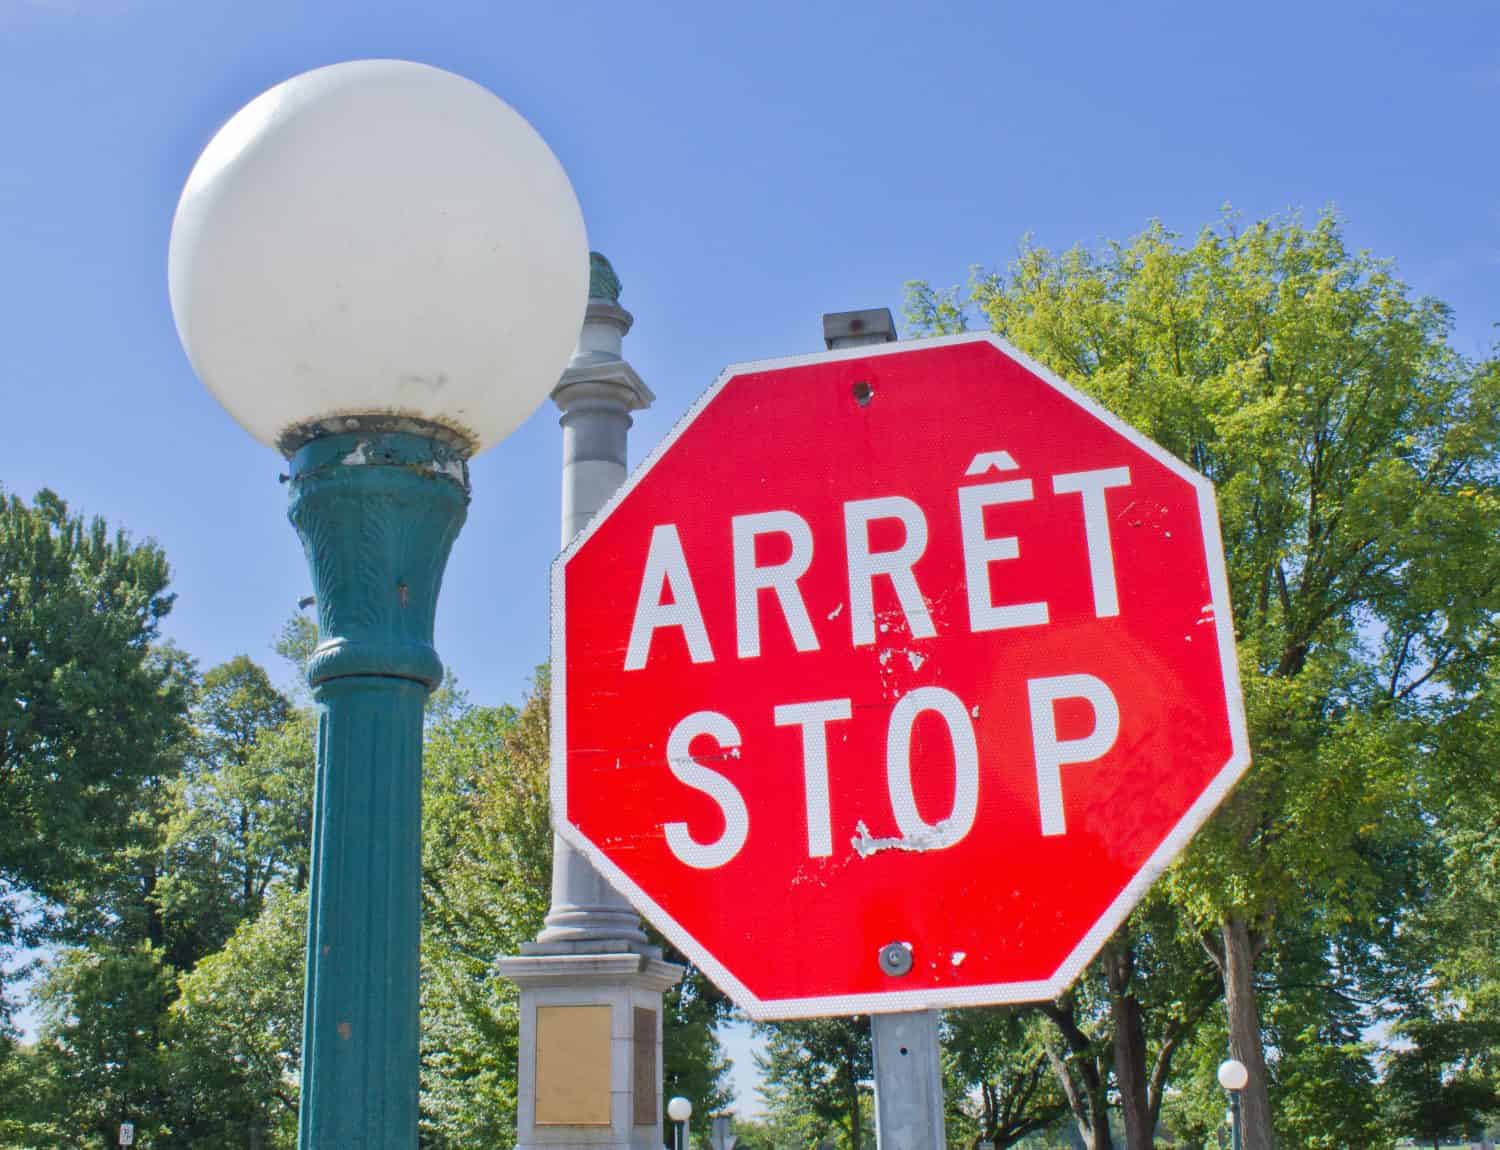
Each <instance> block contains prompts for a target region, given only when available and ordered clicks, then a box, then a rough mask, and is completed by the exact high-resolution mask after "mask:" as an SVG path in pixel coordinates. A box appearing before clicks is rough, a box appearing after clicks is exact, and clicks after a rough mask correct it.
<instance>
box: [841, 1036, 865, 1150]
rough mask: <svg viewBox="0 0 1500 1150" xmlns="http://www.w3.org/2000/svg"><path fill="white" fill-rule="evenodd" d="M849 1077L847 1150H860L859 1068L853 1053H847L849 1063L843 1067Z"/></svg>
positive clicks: (851, 1051)
mask: <svg viewBox="0 0 1500 1150" xmlns="http://www.w3.org/2000/svg"><path fill="white" fill-rule="evenodd" d="M845 1070H846V1073H847V1074H848V1077H849V1150H860V1147H861V1146H862V1145H863V1141H862V1139H861V1138H860V1134H861V1133H862V1131H861V1129H860V1125H861V1124H860V1120H859V1066H858V1064H857V1061H856V1059H855V1056H854V1051H853V1050H850V1051H849V1063H848V1065H847V1067H845Z"/></svg>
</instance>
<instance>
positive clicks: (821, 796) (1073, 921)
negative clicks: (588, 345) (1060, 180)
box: [552, 336, 1248, 1018]
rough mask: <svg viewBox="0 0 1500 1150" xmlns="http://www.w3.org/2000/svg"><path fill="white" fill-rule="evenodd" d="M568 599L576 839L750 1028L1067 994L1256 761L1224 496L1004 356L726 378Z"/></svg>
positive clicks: (862, 351) (563, 629) (556, 752)
mask: <svg viewBox="0 0 1500 1150" xmlns="http://www.w3.org/2000/svg"><path fill="white" fill-rule="evenodd" d="M553 611H554V623H553V659H552V667H553V695H552V708H553V709H552V739H553V753H552V760H553V812H554V821H555V823H556V825H557V829H558V831H559V832H560V833H561V834H562V835H563V837H564V838H565V839H567V840H568V841H569V842H570V843H572V844H573V845H574V846H575V847H576V848H578V849H579V850H581V851H582V852H583V853H584V854H586V855H587V856H588V858H589V859H590V860H592V862H593V863H594V865H595V866H596V867H598V868H599V870H600V871H601V872H602V873H603V874H604V875H605V877H606V878H607V879H608V880H609V881H610V882H611V883H613V884H614V885H615V886H616V887H617V888H618V889H619V890H621V891H623V892H625V893H626V894H627V896H628V897H629V898H630V899H631V901H632V902H633V903H634V904H635V906H636V907H637V908H638V909H639V910H640V911H641V912H642V913H643V914H644V915H645V916H646V917H647V918H649V919H650V920H651V921H652V922H653V923H654V924H655V925H656V926H657V928H658V929H660V930H661V931H662V932H663V933H664V934H665V935H666V936H667V937H668V938H670V939H671V940H672V941H673V943H674V944H675V945H676V946H678V947H679V948H680V949H681V950H682V951H683V952H684V953H685V954H687V955H688V956H689V957H690V958H691V959H692V960H693V961H694V962H696V963H697V964H698V965H699V966H701V967H702V968H703V969H704V970H705V971H706V972H707V974H708V975H709V977H711V978H712V979H713V980H714V981H715V982H716V983H717V984H718V985H719V986H720V987H722V988H723V989H724V990H725V991H726V992H728V993H729V994H730V995H731V996H732V997H733V998H735V1000H736V1001H737V1002H738V1003H739V1004H740V1005H741V1006H742V1007H743V1008H744V1009H745V1010H746V1011H747V1012H748V1013H749V1014H750V1015H752V1016H753V1017H756V1018H786V1017H797V1016H807V1015H818V1014H851V1013H862V1012H878V1011H894V1010H914V1009H921V1008H926V1007H935V1006H958V1005H978V1004H983V1003H997V1002H1017V1001H1028V1000H1036V999H1041V998H1049V997H1053V996H1055V995H1056V994H1058V993H1059V992H1060V991H1061V990H1062V989H1063V988H1064V987H1065V986H1066V985H1067V984H1068V983H1069V982H1070V981H1071V980H1072V979H1073V977H1074V976H1075V975H1076V974H1077V973H1078V972H1079V971H1080V970H1081V969H1082V967H1083V966H1084V965H1085V964H1086V963H1087V962H1088V960H1089V959H1090V958H1091V957H1092V956H1093V955H1094V954H1095V952H1096V951H1097V950H1098V949H1099V947H1100V946H1101V945H1102V943H1103V942H1104V940H1105V939H1106V938H1107V937H1108V936H1109V934H1110V933H1111V932H1112V931H1113V930H1114V929H1115V928H1116V927H1117V926H1118V925H1119V924H1120V922H1121V921H1122V920H1123V919H1124V917H1125V916H1126V914H1128V913H1129V910H1130V908H1131V907H1132V906H1133V905H1134V903H1135V902H1136V900H1137V899H1138V898H1139V897H1140V895H1141V894H1142V893H1143V892H1144V891H1145V889H1146V887H1147V886H1148V885H1149V884H1150V882H1151V881H1152V879H1153V878H1154V877H1155V876H1156V875H1157V874H1159V873H1160V872H1161V870H1162V869H1163V868H1164V867H1165V866H1166V865H1167V863H1168V862H1170V861H1171V859H1172V858H1173V856H1174V855H1175V854H1176V853H1177V852H1178V851H1179V850H1180V849H1181V848H1182V846H1183V845H1184V844H1185V843H1186V841H1187V840H1188V838H1189V837H1190V836H1191V835H1192V833H1193V832H1194V831H1195V830H1196V829H1197V828H1198V826H1200V825H1201V824H1202V823H1203V821H1204V820H1205V819H1206V818H1207V817H1208V815H1209V814H1210V812H1211V811H1212V810H1213V808H1214V806H1215V804H1217V803H1218V802H1219V800H1220V799H1221V798H1222V797H1223V796H1224V795H1225V793H1226V792H1227V790H1228V789H1229V788H1230V786H1231V785H1232V784H1233V782H1234V780H1235V779H1236V778H1237V777H1238V776H1239V774H1240V773H1241V772H1242V771H1243V770H1244V769H1245V767H1246V765H1247V764H1248V752H1247V742H1246V736H1245V724H1244V716H1243V709H1242V705H1241V701H1240V696H1239V685H1238V673H1237V670H1236V665H1235V656H1234V640H1233V632H1232V627H1231V621H1230V612H1229V597H1228V588H1227V584H1226V579H1225V573H1224V559H1223V553H1222V547H1221V544H1220V541H1219V531H1218V522H1217V516H1216V512H1215V508H1214V500H1213V491H1212V487H1211V486H1210V484H1209V482H1208V481H1207V480H1206V479H1204V478H1203V477H1202V476H1200V475H1198V474H1196V473H1195V472H1194V471H1192V470H1191V469H1190V468H1188V467H1187V466H1185V465H1184V464H1183V463H1181V462H1180V461H1178V460H1177V459H1175V458H1173V457H1172V456H1170V455H1169V454H1168V453H1167V452H1165V451H1164V450H1162V449H1161V448H1160V447H1158V446H1156V445H1155V444H1153V443H1151V442H1150V441H1149V440H1147V439H1146V438H1145V437H1144V436H1142V435H1141V434H1140V433H1138V432H1136V431H1134V430H1133V429H1131V428H1130V427H1128V426H1126V425H1125V424H1123V423H1122V422H1121V421H1119V420H1118V419H1116V418H1115V417H1114V416H1112V415H1110V414H1109V413H1107V412H1106V411H1104V410H1103V409H1102V408H1100V407H1099V406H1097V405H1096V404H1095V403H1093V402H1092V401H1091V400H1089V399H1088V398H1086V397H1085V396H1083V395H1082V394H1080V393H1079V392H1077V391H1075V390H1073V389H1072V388H1071V387H1069V386H1068V385H1066V384H1065V383H1063V382H1062V381H1061V380H1059V379H1057V378H1055V377H1054V376H1052V375H1050V374H1049V373H1048V372H1047V371H1046V370H1045V369H1043V368H1041V367H1039V366H1038V365H1036V364H1034V363H1031V362H1029V361H1027V360H1026V359H1024V358H1023V357H1021V356H1020V355H1019V354H1017V353H1016V352H1015V351H1013V350H1012V349H1010V348H1008V347H1007V346H1006V345H1004V344H1003V343H1001V342H1000V341H998V340H996V339H994V338H992V337H988V336H960V337H955V338H951V339H939V340H931V341H924V342H920V343H914V344H888V345H885V346H883V347H879V348H869V347H865V348H857V349H850V350H845V351H837V352H830V353H828V354H825V355H816V356H809V357H806V358H803V359H790V360H778V361H774V362H767V363H759V364H749V365H744V366H740V367H736V368H732V369H730V370H729V371H728V372H726V373H725V374H724V375H723V376H722V377H721V378H720V379H719V381H718V382H717V383H716V384H715V385H714V386H713V388H711V389H710V390H709V392H708V393H707V394H706V395H705V396H704V397H703V398H702V399H701V400H699V401H698V403H697V404H696V405H695V406H694V407H693V408H692V410H691V411H690V412H689V413H688V414H687V415H686V416H685V417H684V418H683V420H682V421H681V423H679V425H678V426H677V427H676V428H675V429H674V431H673V432H672V434H671V435H670V436H669V437H668V438H667V440H666V441H665V442H664V443H663V444H662V445H661V446H660V447H659V448H658V449H657V450H656V451H655V452H654V453H653V454H652V455H651V457H650V458H649V459H648V460H647V461H646V462H645V463H644V464H643V465H642V466H641V467H640V468H639V469H638V470H637V471H636V473H635V474H634V475H633V476H632V478H631V479H630V481H629V482H628V483H627V484H626V486H625V487H624V488H622V489H621V491H620V492H619V493H618V494H617V496H616V497H615V498H614V500H613V501H612V502H611V503H610V504H609V505H608V506H607V507H606V508H605V509H604V510H603V511H601V513H600V514H599V515H598V516H597V517H596V518H595V520H594V521H593V522H592V523H591V524H590V525H589V527H588V528H587V529H586V530H585V531H584V532H582V533H581V534H580V535H579V536H578V538H577V539H576V540H575V541H574V543H573V544H572V546H570V547H569V548H568V550H567V551H566V552H564V554H563V555H562V556H561V557H560V558H559V559H558V561H557V563H556V564H555V566H554V568H553Z"/></svg>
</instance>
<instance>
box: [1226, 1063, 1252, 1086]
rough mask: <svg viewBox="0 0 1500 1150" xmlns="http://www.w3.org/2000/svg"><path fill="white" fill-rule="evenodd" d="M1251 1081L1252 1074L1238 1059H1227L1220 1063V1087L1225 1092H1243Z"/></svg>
mask: <svg viewBox="0 0 1500 1150" xmlns="http://www.w3.org/2000/svg"><path fill="white" fill-rule="evenodd" d="M1249 1081H1250V1072H1249V1071H1248V1070H1246V1069H1245V1064H1244V1063H1243V1062H1241V1061H1240V1060H1239V1059H1238V1058H1226V1059H1225V1060H1224V1061H1223V1062H1221V1063H1219V1085H1220V1086H1222V1087H1223V1088H1224V1089H1225V1090H1232V1091H1240V1090H1243V1089H1245V1086H1246V1084H1247V1083H1248V1082H1249Z"/></svg>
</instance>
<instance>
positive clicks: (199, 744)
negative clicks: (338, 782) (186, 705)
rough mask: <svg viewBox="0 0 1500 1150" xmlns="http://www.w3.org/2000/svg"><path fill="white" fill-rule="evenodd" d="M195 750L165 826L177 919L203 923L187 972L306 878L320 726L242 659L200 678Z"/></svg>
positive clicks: (168, 884) (182, 964)
mask: <svg viewBox="0 0 1500 1150" xmlns="http://www.w3.org/2000/svg"><path fill="white" fill-rule="evenodd" d="M193 716H194V719H195V726H196V732H197V735H196V740H195V747H196V753H195V755H194V757H193V763H192V766H191V767H190V769H189V770H188V771H186V772H185V774H184V777H183V779H182V782H181V784H180V788H179V789H180V793H179V794H178V795H177V796H176V798H175V802H174V804H173V810H172V814H171V817H170V818H169V819H168V820H167V821H166V824H165V826H164V827H163V835H164V844H163V850H164V852H165V855H166V856H167V860H168V873H167V874H166V875H165V876H164V878H163V881H162V899H163V902H164V904H165V906H166V907H167V910H168V913H169V915H170V916H173V917H175V918H178V919H180V920H183V921H191V922H193V923H195V924H196V926H197V928H198V931H197V936H196V937H194V938H193V939H192V940H191V943H190V946H188V947H185V948H178V949H177V950H176V951H174V953H173V956H172V957H173V960H174V965H176V966H177V967H178V969H181V970H187V969H190V968H191V967H192V965H193V964H194V963H195V962H196V961H197V960H198V959H199V958H200V957H202V956H203V955H206V954H209V953H212V952H213V951H216V950H218V949H219V948H220V947H222V946H223V945H224V943H225V941H226V940H227V939H228V937H229V935H230V934H232V933H233V931H234V930H235V928H236V927H238V926H239V925H240V923H242V922H245V921H248V920H250V919H254V918H255V917H256V916H257V915H258V914H259V913H260V909H261V906H262V905H263V903H264V901H265V898H266V895H267V893H268V891H269V890H270V889H271V886H272V884H273V883H276V882H291V883H292V884H293V885H295V886H301V885H303V884H304V883H305V882H306V880H307V867H308V851H309V846H310V837H311V829H312V784H313V771H314V757H313V756H314V748H313V740H314V728H313V718H312V715H311V712H309V711H306V710H294V709H293V707H292V705H291V702H290V700H288V699H287V698H286V696H284V695H283V694H282V693H281V692H280V691H278V690H277V689H276V688H275V687H274V686H273V685H272V683H271V679H270V676H269V675H267V674H266V672H265V670H264V669H263V668H261V667H260V666H259V665H258V664H256V663H254V662H253V661H251V660H250V659H249V658H248V657H247V656H245V655H238V656H236V657H235V658H233V659H231V660H229V661H228V662H227V663H224V664H221V665H220V666H217V667H214V668H213V669H212V670H210V671H209V672H208V673H207V674H206V675H204V677H203V684H202V687H201V689H200V692H199V697H198V701H197V705H196V706H195V707H194V710H193Z"/></svg>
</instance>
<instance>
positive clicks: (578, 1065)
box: [499, 944, 682, 1150]
mask: <svg viewBox="0 0 1500 1150" xmlns="http://www.w3.org/2000/svg"><path fill="white" fill-rule="evenodd" d="M534 945H535V944H533V946H534ZM523 949H528V950H530V949H533V947H527V948H523ZM499 969H500V973H501V974H503V975H504V976H505V977H506V978H508V979H510V980H511V981H512V982H514V983H516V985H517V986H519V987H520V989H521V1047H520V1050H521V1054H520V1068H519V1073H518V1075H517V1080H516V1089H517V1093H518V1106H517V1115H516V1147H517V1150H541V1148H544V1147H545V1148H546V1150H575V1148H576V1150H585V1148H587V1150H599V1148H601V1147H609V1148H610V1150H627V1148H628V1150H660V1147H661V1144H662V1143H661V1139H662V1134H661V1128H662V1110H661V1107H662V1101H661V1092H662V1037H661V1036H662V992H663V991H665V990H667V989H668V988H670V987H672V986H675V985H676V984H677V982H678V980H679V979H681V977H682V968H681V967H679V966H675V965H673V964H672V963H668V962H663V961H662V959H661V957H660V955H659V954H656V955H653V954H634V953H614V954H609V953H596V954H590V953H586V952H585V953H569V954H557V953H548V954H534V953H533V954H523V955H520V956H517V957H513V958H503V959H501V960H500V964H499Z"/></svg>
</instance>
